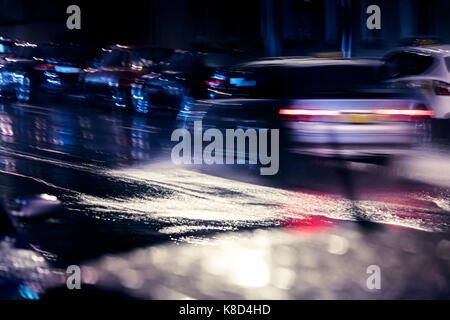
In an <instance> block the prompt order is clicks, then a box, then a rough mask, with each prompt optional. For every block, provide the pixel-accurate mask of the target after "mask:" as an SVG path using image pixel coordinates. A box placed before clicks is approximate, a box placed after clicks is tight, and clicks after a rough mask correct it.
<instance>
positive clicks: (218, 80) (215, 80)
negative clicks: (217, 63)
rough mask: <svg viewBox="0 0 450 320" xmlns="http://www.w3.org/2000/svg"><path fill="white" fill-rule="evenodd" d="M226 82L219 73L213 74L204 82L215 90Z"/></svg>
mask: <svg viewBox="0 0 450 320" xmlns="http://www.w3.org/2000/svg"><path fill="white" fill-rule="evenodd" d="M226 80H227V77H226V76H224V75H222V74H219V73H214V74H213V75H212V76H211V78H210V79H209V80H206V81H205V83H206V85H207V86H209V87H213V88H217V87H220V86H222V85H223V84H225V81H226Z"/></svg>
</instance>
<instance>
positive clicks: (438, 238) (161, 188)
mask: <svg viewBox="0 0 450 320" xmlns="http://www.w3.org/2000/svg"><path fill="white" fill-rule="evenodd" d="M171 126H172V121H171V120H170V119H169V118H167V117H162V116H159V117H155V118H151V117H148V116H141V115H132V114H129V113H126V112H122V111H120V110H117V111H110V110H105V109H101V108H95V107H86V106H83V105H78V104H67V103H56V102H49V103H47V104H39V105H21V104H7V103H4V104H1V105H0V190H1V193H0V194H1V195H2V197H3V201H4V202H5V203H6V204H7V206H9V207H11V208H14V207H15V205H16V204H15V199H17V198H18V197H23V196H26V195H32V194H40V193H48V194H52V195H56V196H58V198H59V199H60V200H62V202H63V204H64V208H63V210H61V212H60V213H59V214H58V215H57V216H55V217H53V218H51V219H49V220H47V221H43V222H38V223H33V224H31V223H28V224H20V231H21V233H22V234H23V235H24V236H25V237H26V238H27V240H28V241H29V242H30V243H31V244H32V245H33V248H34V249H35V250H37V251H38V252H40V253H41V254H43V255H44V256H45V257H46V258H47V260H48V261H49V263H51V264H52V265H53V266H55V267H61V268H64V267H65V266H67V265H69V264H73V263H76V264H79V263H82V262H86V261H92V260H93V259H96V258H98V257H100V256H102V255H104V254H106V253H108V254H113V253H114V254H117V253H120V252H128V251H129V250H131V249H135V248H144V247H146V248H152V247H155V246H156V247H158V248H159V247H161V246H162V247H163V248H165V247H166V246H168V248H169V249H168V252H170V251H175V250H177V251H176V253H175V252H174V254H175V255H176V256H177V257H180V256H181V257H182V258H183V252H191V253H192V255H191V259H192V256H195V255H198V260H196V261H195V263H197V264H198V263H199V262H198V261H200V260H201V257H202V255H206V256H211V254H212V253H211V252H208V248H209V245H210V244H213V243H216V242H217V241H219V242H220V241H222V240H221V239H223V237H226V239H227V240H226V241H234V242H233V246H234V247H240V245H241V242H240V240H239V239H240V237H242V238H243V239H247V240H245V241H246V242H242V246H243V248H245V247H246V246H248V241H249V240H248V239H251V238H252V237H253V236H252V235H254V233H255V232H263V233H264V234H265V235H266V237H267V238H268V239H269V240H267V241H269V244H268V247H274V246H275V247H276V245H277V244H279V243H278V242H279V241H280V239H284V240H285V242H286V243H284V244H283V248H285V249H286V248H287V249H286V250H288V251H289V250H294V249H297V248H298V247H301V246H302V245H304V243H303V244H302V241H303V240H301V239H303V238H297V237H295V238H294V239H292V238H290V237H291V236H292V232H295V233H297V232H298V233H299V234H300V235H301V237H304V235H305V234H307V235H308V234H310V233H316V232H319V233H321V234H324V235H325V236H326V235H328V236H330V234H329V233H328V232H327V231H326V230H325V231H323V228H322V227H323V226H324V225H336V226H340V225H341V224H344V225H346V224H347V223H349V221H360V222H361V221H362V222H363V223H361V225H364V226H366V225H369V227H368V228H369V229H372V228H376V229H377V230H380V229H379V228H382V230H386V228H387V230H402V234H406V235H407V236H408V238H410V239H411V243H421V241H422V239H424V240H423V243H427V241H429V238H430V237H431V238H432V240H431V241H432V243H433V244H434V246H437V247H439V246H440V248H441V249H442V247H444V249H445V251H446V252H447V251H448V250H449V248H450V247H449V246H448V245H447V244H450V242H449V241H448V240H449V239H450V233H449V231H450V185H449V186H448V187H447V185H446V184H445V183H444V184H443V183H439V181H440V179H439V174H441V175H442V176H445V175H446V174H447V173H445V169H446V168H447V167H446V158H445V152H444V153H442V152H441V153H439V154H440V158H439V159H443V160H440V161H438V162H437V164H436V161H435V162H433V169H434V170H436V166H437V167H438V168H439V165H442V170H439V169H438V170H437V171H438V178H433V177H432V178H431V179H424V178H423V174H422V175H417V176H415V172H416V171H417V172H418V171H420V170H419V169H414V171H412V170H408V168H409V167H411V168H412V167H414V166H415V165H416V164H417V163H425V169H423V166H422V167H421V168H422V170H425V172H428V171H427V170H428V169H427V168H426V163H427V161H426V159H427V158H426V157H427V156H429V155H430V154H432V152H430V151H429V150H427V151H423V150H418V151H416V152H415V153H414V154H415V156H417V159H419V160H417V161H416V158H410V159H402V161H400V162H399V163H398V164H394V165H393V166H390V167H380V166H375V165H363V164H354V163H351V164H349V163H340V162H338V163H336V162H331V161H322V160H318V159H293V160H292V159H291V160H290V161H289V163H287V164H285V165H286V167H285V168H284V170H283V172H282V174H280V175H279V176H276V177H270V178H268V177H261V176H259V175H258V172H259V171H258V170H254V169H252V168H248V167H242V166H224V167H206V166H205V167H202V166H200V167H179V166H174V165H173V164H172V163H171V161H170V150H171V149H170V148H171V143H170V138H169V137H170V133H171ZM433 150H435V149H433ZM444 150H445V147H444ZM433 152H434V151H433ZM442 154H444V156H442ZM424 157H425V160H424ZM442 157H443V158H442ZM449 157H450V156H449ZM447 172H450V171H447ZM433 179H435V180H433ZM433 181H437V183H433ZM350 223H351V222H350ZM352 225H353V224H352ZM355 225H359V224H355ZM352 228H354V227H351V228H350V229H352ZM399 228H400V229H399ZM347 229H348V228H347V227H343V228H342V229H341V228H340V227H339V228H338V230H340V231H338V232H341V233H343V234H346V232H347V231H345V230H347ZM358 230H359V229H358ZM365 232H366V231H364V229H363V231H361V230H359V231H358V233H359V234H362V235H364V236H365ZM383 232H384V231H383ZM350 233H351V232H350ZM343 234H341V235H339V237H345V236H344V235H343ZM397 236H398V235H397V234H396V236H395V237H392V239H394V238H396V237H397ZM286 237H287V238H286ZM386 237H387V238H388V239H389V238H390V234H389V233H388V234H387V235H386ZM230 238H231V240H230ZM382 238H384V237H382V236H380V237H379V238H377V237H375V239H378V240H374V241H375V245H379V246H380V245H381V246H384V245H385V244H382V242H383V241H381V240H380V239H382ZM400 238H401V237H400ZM270 239H272V240H270ZM274 239H275V240H276V241H275V240H274ZM286 239H287V240H286ZM299 239H300V240H299ZM250 241H251V240H250ZM277 241H278V242H277ZM327 241H328V240H327ZM352 241H356V242H357V241H358V240H357V239H356V240H352ZM371 241H373V240H371ZM377 241H378V242H377ZM362 242H366V240H364V241H362ZM397 242H398V241H397V240H393V243H397ZM400 242H401V241H400ZM172 245H176V246H177V247H176V248H177V249H173V247H172ZM390 245H392V243H391V244H390ZM179 246H181V247H179ZM369 246H370V245H369ZM430 246H432V247H433V245H430ZM313 247H314V246H313ZM413 247H414V246H413ZM183 248H184V249H183ZM195 248H200V249H195ZM202 248H203V249H202ZM305 248H311V245H308V244H306V246H305ZM433 248H434V247H433ZM272 249H273V248H272ZM410 249H411V248H410ZM422 249H423V248H422ZM277 250H278V249H277ZM305 250H308V249H305ZM336 250H338V251H339V248H337V249H336ZM352 250H354V251H355V252H356V253H357V252H359V253H362V252H363V251H364V252H366V253H365V254H366V258H367V252H370V250H368V249H367V247H364V246H363V245H362V246H360V247H359V246H358V244H354V245H352ZM411 250H412V249H411ZM411 250H410V251H411ZM244 251H245V250H244ZM325 251H326V250H325ZM412 252H415V250H412ZM263 253H264V252H263ZM329 253H330V252H329V251H328V254H329ZM416 253H417V254H416V255H417V257H420V256H421V252H420V251H419V252H417V251H416ZM216 254H217V252H216ZM296 254H297V253H295V254H294V255H296ZM309 254H311V252H309ZM353 254H355V253H353ZM244 255H245V252H244ZM393 255H394V256H395V259H396V263H401V256H400V255H395V254H393ZM375 256H376V254H374V255H373V257H375ZM441 256H443V257H444V258H442V257H441V260H439V261H438V262H436V266H438V267H437V268H438V269H440V268H443V270H447V269H448V267H449V256H447V255H446V254H443V255H442V254H441ZM164 257H166V256H164ZM258 257H259V256H258ZM258 257H256V258H258ZM259 258H261V257H259ZM164 259H168V258H167V257H166V258H164ZM180 259H181V258H180ZM183 259H186V257H185V255H184V258H183ZM374 259H375V258H374ZM380 259H381V258H380ZM175 260H176V259H175V258H174V261H175ZM359 260H361V259H359ZM363 260H364V259H363ZM366 260H368V261H369V260H371V259H370V255H369V258H368V259H366ZM375 260H376V259H375ZM432 261H434V260H432ZM375 262H376V261H375ZM159 263H160V262H159ZM178 263H182V262H180V261H178ZM195 263H194V265H195ZM410 263H414V261H412V262H410ZM440 263H442V265H440ZM331 265H333V264H331ZM335 265H336V267H338V268H341V269H345V266H343V265H340V264H339V263H336V264H335ZM419 265H420V264H418V266H419ZM421 266H422V265H421ZM293 268H294V270H295V267H293ZM197 269H198V268H197ZM286 270H288V271H286ZM440 270H441V269H440ZM285 271H286V272H288V273H289V269H286V268H285ZM291 272H292V270H291ZM446 272H447V271H446ZM187 275H188V273H186V274H185V276H186V277H187ZM285 275H286V274H285ZM288 275H289V274H288ZM440 275H441V277H442V276H443V277H444V278H445V277H447V276H448V273H445V272H444V275H443V274H442V273H440ZM166 276H167V274H166ZM196 276H198V274H197V275H196ZM314 276H315V277H317V276H318V275H314ZM167 277H168V279H169V280H170V279H172V278H171V277H170V276H167ZM192 277H194V276H192ZM161 278H162V279H163V278H164V275H161ZM256 282H257V281H256ZM303 285H304V284H303ZM441 285H442V283H441ZM446 285H448V282H446V281H444V286H446ZM291 286H292V284H291ZM128 288H129V287H128ZM445 288H446V287H445ZM445 288H444V291H440V293H439V294H440V295H438V296H439V297H442V292H448V291H445V290H448V288H447V289H445ZM241 289H242V288H241ZM291 289H292V288H291ZM230 290H232V289H230ZM188 291H189V290H188ZM191 291H192V290H191ZM161 292H164V291H161ZM161 292H160V291H158V293H155V292H153V293H152V295H151V296H150V297H158V298H177V297H179V296H177V295H172V296H171V295H170V294H167V295H164V294H161ZM199 292H203V293H202V294H201V295H198V296H197V297H203V298H205V297H206V298H208V295H205V294H204V292H205V291H204V290H203V291H202V290H200V291H199ZM288 292H289V290H288V291H283V294H282V295H280V296H277V295H268V296H264V295H262V296H261V295H252V294H248V295H245V294H243V296H239V295H232V294H231V293H229V294H228V295H227V294H223V292H219V293H218V292H214V291H211V296H212V297H221V298H227V297H240V298H273V297H275V298H277V297H278V298H280V297H281V298H290V297H306V298H311V297H312V298H314V297H318V298H335V297H339V294H338V293H337V294H336V296H333V295H332V296H327V295H326V294H324V295H318V294H317V295H314V294H313V295H312V296H302V295H299V294H297V295H296V294H293V293H292V294H290V293H288ZM429 292H432V290H431V291H426V290H425V293H429ZM297 293H298V292H297ZM146 294H148V292H146ZM158 294H159V295H158ZM222 294H223V295H222ZM185 295H186V293H185ZM144 296H145V297H147V296H146V295H144ZM388 296H389V295H388ZM344 297H346V296H344ZM348 297H350V298H351V297H353V298H355V297H358V296H357V295H356V296H353V295H348ZM394 297H395V296H394Z"/></svg>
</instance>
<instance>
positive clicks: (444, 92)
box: [434, 81, 450, 96]
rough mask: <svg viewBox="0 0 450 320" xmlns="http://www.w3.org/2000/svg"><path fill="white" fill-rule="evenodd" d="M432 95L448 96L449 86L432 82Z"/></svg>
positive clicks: (449, 94) (444, 83) (440, 82)
mask: <svg viewBox="0 0 450 320" xmlns="http://www.w3.org/2000/svg"><path fill="white" fill-rule="evenodd" d="M434 93H435V94H436V95H438V96H450V84H448V83H446V82H442V81H434Z"/></svg>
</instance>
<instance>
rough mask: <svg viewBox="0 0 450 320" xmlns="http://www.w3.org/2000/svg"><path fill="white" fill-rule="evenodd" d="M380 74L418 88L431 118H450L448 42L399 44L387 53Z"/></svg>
mask: <svg viewBox="0 0 450 320" xmlns="http://www.w3.org/2000/svg"><path fill="white" fill-rule="evenodd" d="M384 61H385V62H384V65H383V66H382V67H381V69H380V77H381V78H382V79H384V80H387V81H388V82H390V83H391V84H392V85H393V86H395V87H409V88H414V89H417V90H418V91H420V92H421V93H422V94H423V95H424V97H425V99H426V101H427V105H429V106H430V107H431V108H432V109H433V111H434V118H437V119H450V45H436V46H426V47H403V48H398V49H395V50H393V51H392V52H390V53H388V55H387V56H386V57H385V59H384Z"/></svg>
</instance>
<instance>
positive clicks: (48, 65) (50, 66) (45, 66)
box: [34, 63, 55, 71]
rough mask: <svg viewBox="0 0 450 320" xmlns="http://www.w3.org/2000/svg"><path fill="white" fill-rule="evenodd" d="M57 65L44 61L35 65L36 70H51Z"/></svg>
mask: <svg viewBox="0 0 450 320" xmlns="http://www.w3.org/2000/svg"><path fill="white" fill-rule="evenodd" d="M54 67H55V65H54V64H51V63H44V64H39V65H37V66H35V67H34V70H38V71H50V70H53V68H54Z"/></svg>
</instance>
